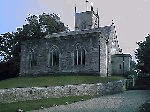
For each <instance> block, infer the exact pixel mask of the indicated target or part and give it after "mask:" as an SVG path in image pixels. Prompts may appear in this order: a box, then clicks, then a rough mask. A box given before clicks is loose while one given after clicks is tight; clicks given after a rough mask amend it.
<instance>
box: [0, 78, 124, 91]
mask: <svg viewBox="0 0 150 112" xmlns="http://www.w3.org/2000/svg"><path fill="white" fill-rule="evenodd" d="M122 79H124V78H123V77H119V76H111V77H100V76H41V77H16V78H10V79H7V80H2V81H0V89H4V88H16V87H44V86H62V85H68V84H91V83H107V82H109V81H115V80H122Z"/></svg>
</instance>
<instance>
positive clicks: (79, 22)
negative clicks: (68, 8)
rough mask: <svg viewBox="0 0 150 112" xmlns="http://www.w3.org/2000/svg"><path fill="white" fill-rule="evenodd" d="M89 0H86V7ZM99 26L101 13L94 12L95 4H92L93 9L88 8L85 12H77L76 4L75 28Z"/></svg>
mask: <svg viewBox="0 0 150 112" xmlns="http://www.w3.org/2000/svg"><path fill="white" fill-rule="evenodd" d="M87 3H88V1H87V0H86V8H87ZM98 27H99V14H98V9H97V13H95V12H94V10H93V6H92V4H91V10H90V11H88V10H86V11H85V12H81V13H77V12H76V6H75V30H76V31H77V30H79V31H81V30H84V29H87V30H89V29H93V28H98Z"/></svg>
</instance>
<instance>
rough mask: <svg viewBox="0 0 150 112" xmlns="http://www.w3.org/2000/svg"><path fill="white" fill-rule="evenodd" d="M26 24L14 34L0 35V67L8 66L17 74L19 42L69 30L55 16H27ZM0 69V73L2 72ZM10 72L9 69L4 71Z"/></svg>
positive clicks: (44, 14)
mask: <svg viewBox="0 0 150 112" xmlns="http://www.w3.org/2000/svg"><path fill="white" fill-rule="evenodd" d="M25 21H26V22H27V23H26V24H25V25H23V27H22V28H17V31H16V32H12V33H9V32H8V33H5V34H1V35H0V55H1V56H4V60H3V62H1V63H0V66H3V65H5V66H9V67H10V68H14V70H16V72H15V71H14V73H17V74H18V73H19V66H20V52H21V41H25V40H32V39H41V38H43V37H44V36H45V35H47V34H52V33H57V32H63V31H67V30H69V28H68V27H66V26H65V25H64V23H62V22H61V21H60V18H59V17H58V16H57V15H56V14H54V13H53V14H46V13H43V14H42V15H39V16H36V15H29V16H28V17H27V18H26V20H25ZM10 65H11V66H10ZM2 69H3V68H0V73H1V72H2V71H4V70H2ZM6 71H10V69H7V70H5V71H4V72H5V73H6Z"/></svg>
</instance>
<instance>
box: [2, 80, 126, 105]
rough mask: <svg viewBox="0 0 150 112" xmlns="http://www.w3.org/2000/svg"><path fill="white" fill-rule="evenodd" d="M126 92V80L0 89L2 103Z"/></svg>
mask: <svg viewBox="0 0 150 112" xmlns="http://www.w3.org/2000/svg"><path fill="white" fill-rule="evenodd" d="M124 90H126V80H120V81H114V82H108V83H97V84H80V85H65V86H51V87H27V88H11V89H0V103H11V102H17V101H26V100H37V99H43V98H60V97H67V96H84V95H91V96H93V95H100V96H101V95H107V94H114V93H118V92H123V91H124Z"/></svg>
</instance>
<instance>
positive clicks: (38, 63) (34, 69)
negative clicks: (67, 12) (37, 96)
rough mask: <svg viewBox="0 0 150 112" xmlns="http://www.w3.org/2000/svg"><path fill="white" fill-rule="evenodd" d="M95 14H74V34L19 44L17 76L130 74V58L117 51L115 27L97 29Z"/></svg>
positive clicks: (97, 18) (57, 35)
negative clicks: (19, 60) (18, 69)
mask: <svg viewBox="0 0 150 112" xmlns="http://www.w3.org/2000/svg"><path fill="white" fill-rule="evenodd" d="M99 20H100V19H99V14H98V11H97V12H94V10H93V7H92V6H91V10H90V11H85V12H81V13H77V12H76V7H75V31H69V32H66V31H65V32H60V33H53V34H49V35H46V36H45V37H43V39H37V40H28V41H24V42H22V45H21V63H20V76H25V75H48V74H72V73H73V74H97V75H100V76H102V77H105V76H110V75H111V74H123V73H126V72H128V71H130V62H131V55H130V54H123V53H122V49H120V48H119V44H118V39H117V35H116V30H115V25H114V23H112V24H111V25H110V26H104V27H100V26H99Z"/></svg>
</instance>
